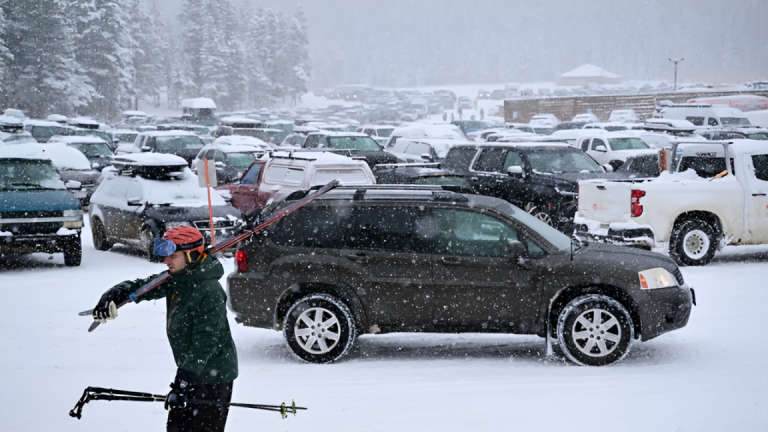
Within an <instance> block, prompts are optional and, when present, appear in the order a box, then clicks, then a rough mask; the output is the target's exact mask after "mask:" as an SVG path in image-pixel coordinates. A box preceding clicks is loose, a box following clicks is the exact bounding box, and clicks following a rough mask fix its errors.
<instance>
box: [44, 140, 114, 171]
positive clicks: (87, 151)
mask: <svg viewBox="0 0 768 432" xmlns="http://www.w3.org/2000/svg"><path fill="white" fill-rule="evenodd" d="M48 142H49V143H64V144H66V145H67V146H69V147H72V148H74V149H75V150H77V151H79V152H80V153H82V154H83V155H84V156H85V157H86V158H88V161H89V162H90V163H91V168H93V169H95V170H97V171H101V169H102V168H104V167H106V166H109V165H111V164H112V156H114V155H115V154H114V153H112V149H110V148H109V145H107V143H106V142H105V141H104V140H102V139H101V138H99V137H96V136H72V135H67V136H54V137H51V139H50V140H49V141H48Z"/></svg>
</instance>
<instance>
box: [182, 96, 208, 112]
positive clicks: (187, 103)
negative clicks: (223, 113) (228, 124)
mask: <svg viewBox="0 0 768 432" xmlns="http://www.w3.org/2000/svg"><path fill="white" fill-rule="evenodd" d="M181 107H182V108H193V109H216V102H214V101H213V99H211V98H202V97H201V98H191V99H182V100H181Z"/></svg>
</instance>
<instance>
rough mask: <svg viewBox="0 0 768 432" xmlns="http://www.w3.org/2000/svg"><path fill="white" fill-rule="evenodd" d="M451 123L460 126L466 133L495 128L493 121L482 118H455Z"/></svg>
mask: <svg viewBox="0 0 768 432" xmlns="http://www.w3.org/2000/svg"><path fill="white" fill-rule="evenodd" d="M451 124H453V125H456V126H458V127H459V129H461V130H462V132H464V133H465V134H469V133H470V132H477V131H481V130H485V129H491V128H493V125H492V124H491V123H488V122H486V121H482V120H454V121H452V122H451Z"/></svg>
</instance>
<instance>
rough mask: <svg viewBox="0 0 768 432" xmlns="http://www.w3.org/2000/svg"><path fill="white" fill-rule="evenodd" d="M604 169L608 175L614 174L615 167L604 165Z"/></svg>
mask: <svg viewBox="0 0 768 432" xmlns="http://www.w3.org/2000/svg"><path fill="white" fill-rule="evenodd" d="M603 169H604V170H605V172H607V173H612V172H613V165H611V164H603Z"/></svg>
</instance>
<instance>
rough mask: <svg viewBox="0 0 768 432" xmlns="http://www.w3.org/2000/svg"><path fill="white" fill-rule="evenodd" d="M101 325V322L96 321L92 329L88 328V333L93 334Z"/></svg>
mask: <svg viewBox="0 0 768 432" xmlns="http://www.w3.org/2000/svg"><path fill="white" fill-rule="evenodd" d="M99 324H101V322H100V321H94V322H93V324H91V326H90V327H88V333H90V332H92V331H94V330H96V327H98V326H99Z"/></svg>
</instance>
